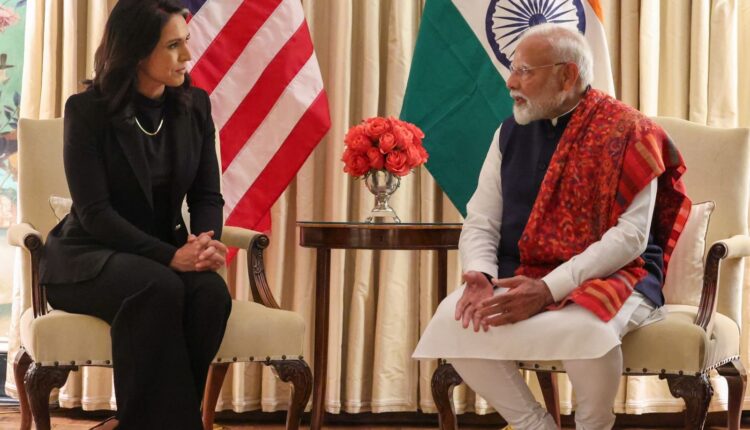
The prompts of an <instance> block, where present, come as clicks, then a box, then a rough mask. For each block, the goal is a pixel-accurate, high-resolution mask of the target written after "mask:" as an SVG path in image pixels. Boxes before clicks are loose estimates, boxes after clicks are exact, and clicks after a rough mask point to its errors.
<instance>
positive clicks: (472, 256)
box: [414, 24, 690, 430]
mask: <svg viewBox="0 0 750 430" xmlns="http://www.w3.org/2000/svg"><path fill="white" fill-rule="evenodd" d="M592 78H593V73H592V58H591V50H590V48H589V47H588V45H587V43H586V40H585V39H584V38H583V37H582V36H581V35H580V34H579V33H577V32H576V31H573V30H569V29H567V28H565V27H561V26H555V25H552V24H543V25H539V26H536V27H533V28H531V29H529V30H527V31H526V33H525V34H524V36H523V37H522V39H521V40H520V41H519V44H518V46H517V48H516V52H515V55H514V57H513V59H512V64H511V73H510V77H509V78H508V80H507V86H508V88H509V89H510V94H511V96H512V97H513V98H514V101H515V104H514V106H513V117H511V118H509V119H507V120H505V121H504V122H503V124H502V125H501V127H500V128H499V129H498V131H497V133H496V134H495V136H494V138H493V141H492V145H491V147H490V149H489V152H488V154H487V158H486V159H485V162H484V165H483V167H482V170H481V173H480V176H479V184H478V187H477V190H476V192H475V193H474V195H473V196H472V198H471V200H470V201H469V203H468V205H467V217H466V221H465V224H464V229H463V231H462V233H461V240H460V243H459V250H460V254H461V259H462V264H463V270H464V274H463V278H464V281H465V284H464V286H462V288H459V289H458V290H457V291H455V292H454V293H453V294H451V295H449V296H448V297H447V298H446V299H445V300H444V301H443V303H441V305H440V307H439V309H438V311H437V312H436V314H435V316H434V318H433V320H432V321H431V322H430V324H429V326H428V327H427V329H426V330H425V332H424V334H423V336H422V339H421V340H420V343H419V345H418V346H417V349H416V351H415V353H414V357H415V358H438V357H442V358H447V359H449V361H450V362H451V363H452V364H453V367H454V368H455V369H456V371H457V372H458V373H459V375H461V377H462V378H463V380H464V381H465V382H466V383H467V384H468V385H469V386H470V387H471V388H472V389H473V390H474V391H475V392H477V393H478V394H480V395H481V396H482V397H484V398H485V399H486V400H487V401H488V402H489V403H490V404H491V405H492V406H493V407H494V408H495V409H496V410H497V411H498V412H499V413H500V414H501V415H502V416H503V417H504V418H505V419H506V421H508V422H509V423H510V424H511V425H512V426H513V428H514V429H515V430H524V429H554V428H556V427H555V423H554V421H553V419H552V417H551V416H550V415H549V414H548V413H547V412H546V411H545V410H544V409H543V408H542V407H541V405H540V404H539V403H538V402H536V401H535V399H534V398H533V397H532V395H531V392H530V391H529V389H528V387H527V386H526V384H525V382H524V380H523V378H522V376H521V375H520V373H519V372H518V369H517V367H516V362H517V361H525V360H526V361H528V360H562V362H563V365H564V367H565V370H566V372H567V373H568V376H569V377H570V380H571V383H572V385H573V390H574V391H575V394H576V400H577V406H576V411H575V418H576V428H578V429H593V430H601V429H609V428H611V427H612V425H613V424H614V419H615V417H614V414H613V413H612V404H613V402H614V398H615V395H616V393H617V388H618V384H619V379H620V375H621V372H622V351H621V349H620V340H621V339H622V337H623V336H624V335H625V334H626V333H627V332H628V331H631V330H633V329H635V328H637V327H639V326H641V325H643V324H646V323H648V322H652V321H654V320H656V319H658V318H659V309H658V308H659V307H660V306H662V305H663V304H664V298H663V295H662V293H661V287H662V284H663V279H664V273H665V270H666V266H667V263H668V261H669V256H670V254H671V251H672V249H673V247H674V243H675V242H676V240H677V237H678V236H679V232H680V231H682V227H683V226H684V223H685V220H686V218H687V214H688V212H689V208H690V201H689V199H688V198H687V197H686V196H685V192H684V186H683V184H682V182H681V181H680V179H679V178H680V176H681V175H682V173H683V172H684V164H683V162H682V158H681V157H680V156H679V154H678V153H677V151H676V149H675V148H674V146H673V145H672V144H671V142H670V141H669V139H668V138H667V137H666V135H665V133H664V132H663V131H662V130H661V129H660V128H659V127H658V126H657V125H655V124H654V123H653V122H651V121H650V120H649V119H648V118H646V117H644V116H643V115H642V114H640V113H639V112H637V111H636V110H634V109H632V108H630V107H628V106H626V105H624V104H622V103H620V102H618V101H617V100H615V99H613V98H612V97H610V96H607V95H605V94H603V93H601V92H599V91H597V90H594V89H591V88H590V86H589V84H590V82H591V81H592ZM493 284H494V285H493Z"/></svg>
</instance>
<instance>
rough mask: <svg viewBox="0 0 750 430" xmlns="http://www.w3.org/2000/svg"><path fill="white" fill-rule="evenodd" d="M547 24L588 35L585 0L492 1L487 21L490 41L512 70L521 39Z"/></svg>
mask: <svg viewBox="0 0 750 430" xmlns="http://www.w3.org/2000/svg"><path fill="white" fill-rule="evenodd" d="M545 22H552V23H555V24H563V25H568V26H570V27H573V28H577V29H578V31H580V32H581V33H584V32H585V31H586V13H585V11H584V9H583V5H582V4H581V0H490V4H489V7H488V8H487V16H486V18H485V28H486V32H487V39H488V41H489V43H490V46H491V47H492V51H493V52H494V53H495V56H496V57H497V59H498V60H499V61H500V63H501V64H502V65H503V66H505V67H510V62H511V61H512V60H513V54H515V52H516V46H517V45H518V39H520V38H521V36H522V35H523V34H524V33H525V32H526V30H528V29H529V28H531V27H533V26H535V25H539V24H542V23H545Z"/></svg>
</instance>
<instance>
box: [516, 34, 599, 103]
mask: <svg viewBox="0 0 750 430" xmlns="http://www.w3.org/2000/svg"><path fill="white" fill-rule="evenodd" d="M532 36H536V37H541V38H543V39H544V40H546V41H547V42H548V43H549V44H550V46H551V47H552V53H553V55H554V56H555V61H556V62H557V61H565V62H570V63H573V64H575V65H576V66H578V80H579V85H580V88H579V89H584V88H586V87H587V86H589V85H591V83H592V82H593V81H594V60H593V55H592V53H591V47H590V46H589V43H588V42H587V41H586V38H585V37H583V35H582V34H581V33H580V32H578V31H576V30H574V29H572V28H570V27H568V26H563V25H560V24H552V23H544V24H539V25H535V26H533V27H531V28H529V29H528V30H526V31H525V32H524V34H523V36H522V37H521V38H520V39H519V41H518V43H519V44H520V43H521V42H522V41H523V40H524V39H526V38H528V37H532Z"/></svg>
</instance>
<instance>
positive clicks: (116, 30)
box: [84, 0, 190, 114]
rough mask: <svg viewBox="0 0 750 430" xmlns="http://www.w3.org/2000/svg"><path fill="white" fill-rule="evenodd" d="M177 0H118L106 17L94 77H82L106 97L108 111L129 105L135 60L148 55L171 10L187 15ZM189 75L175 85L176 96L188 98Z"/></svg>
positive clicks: (135, 74)
mask: <svg viewBox="0 0 750 430" xmlns="http://www.w3.org/2000/svg"><path fill="white" fill-rule="evenodd" d="M187 13H188V12H187V9H185V8H184V7H183V6H182V5H181V4H180V2H179V0H119V1H118V2H117V4H116V5H115V7H114V8H113V9H112V12H111V13H110V15H109V19H107V25H106V26H105V28H104V36H103V37H102V43H101V44H100V45H99V48H98V49H97V50H96V54H95V56H94V78H93V79H91V80H87V81H84V84H87V85H88V86H89V87H93V88H94V89H95V90H96V91H98V92H99V94H100V95H101V96H102V98H104V99H105V100H106V101H107V108H108V111H109V113H110V114H114V113H117V112H119V111H121V110H122V109H123V108H125V107H126V106H128V105H129V104H130V102H131V101H132V100H133V96H134V95H135V91H136V77H137V66H138V63H139V62H140V61H141V60H143V59H144V58H146V57H148V56H149V55H150V54H151V52H152V51H153V50H154V48H155V47H156V45H157V44H158V42H159V38H160V37H161V30H162V28H164V26H165V25H166V23H167V21H169V19H170V18H171V17H172V15H174V14H180V15H183V16H185V17H187ZM189 87H190V76H189V75H188V74H187V73H186V74H185V82H184V83H183V84H182V85H181V86H180V87H178V88H169V87H167V91H168V92H175V93H177V99H178V100H179V101H181V102H183V103H185V102H187V98H188V94H189V92H188V91H187V89H188V88H189Z"/></svg>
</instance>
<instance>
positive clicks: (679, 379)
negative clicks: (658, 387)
mask: <svg viewBox="0 0 750 430" xmlns="http://www.w3.org/2000/svg"><path fill="white" fill-rule="evenodd" d="M659 378H660V379H665V378H666V379H667V382H668V383H669V391H670V392H671V393H672V395H673V396H675V397H681V398H682V399H683V400H684V401H685V429H686V430H701V429H703V426H704V425H705V423H706V415H708V404H709V403H710V402H711V396H712V395H713V394H714V390H713V388H712V387H711V383H710V382H709V381H708V376H706V374H700V375H696V376H688V375H680V376H677V375H659Z"/></svg>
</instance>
